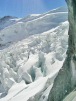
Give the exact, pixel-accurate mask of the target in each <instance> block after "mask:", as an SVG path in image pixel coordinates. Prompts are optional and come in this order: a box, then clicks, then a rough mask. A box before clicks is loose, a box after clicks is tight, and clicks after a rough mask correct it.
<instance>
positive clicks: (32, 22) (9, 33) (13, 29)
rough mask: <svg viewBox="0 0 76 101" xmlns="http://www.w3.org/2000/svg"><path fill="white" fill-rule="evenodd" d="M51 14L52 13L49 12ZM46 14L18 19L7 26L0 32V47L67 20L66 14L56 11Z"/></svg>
mask: <svg viewBox="0 0 76 101" xmlns="http://www.w3.org/2000/svg"><path fill="white" fill-rule="evenodd" d="M51 12H52V11H51ZM51 12H48V13H45V14H42V15H35V16H28V17H26V18H23V19H20V20H18V21H17V23H15V24H13V25H11V26H8V27H6V28H4V29H3V30H1V31H0V46H1V48H5V47H6V45H7V46H9V45H10V44H11V43H13V42H18V41H20V40H22V39H25V38H27V37H28V36H30V35H34V34H39V33H43V32H45V31H48V30H50V29H52V28H55V27H57V26H59V25H60V24H61V23H62V22H64V21H66V20H67V12H64V11H63V10H62V11H60V10H58V9H57V12H56V10H55V11H53V12H52V13H51Z"/></svg>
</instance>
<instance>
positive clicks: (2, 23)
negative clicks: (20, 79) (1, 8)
mask: <svg viewBox="0 0 76 101" xmlns="http://www.w3.org/2000/svg"><path fill="white" fill-rule="evenodd" d="M17 19H18V18H17V17H12V16H4V17H2V18H0V30H2V29H4V28H5V27H8V26H10V25H12V24H14V23H16V22H17Z"/></svg>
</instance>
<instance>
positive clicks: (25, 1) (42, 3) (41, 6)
mask: <svg viewBox="0 0 76 101" xmlns="http://www.w3.org/2000/svg"><path fill="white" fill-rule="evenodd" d="M65 5H66V3H65V0H0V17H2V16H7V15H10V16H16V17H24V16H27V15H29V14H41V13H44V12H47V11H49V10H52V9H55V8H58V7H60V6H65Z"/></svg>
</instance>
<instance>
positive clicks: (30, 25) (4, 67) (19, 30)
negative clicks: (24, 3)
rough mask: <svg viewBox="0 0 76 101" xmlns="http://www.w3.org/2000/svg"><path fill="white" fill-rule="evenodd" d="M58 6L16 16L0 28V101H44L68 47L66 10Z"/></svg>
mask: <svg viewBox="0 0 76 101" xmlns="http://www.w3.org/2000/svg"><path fill="white" fill-rule="evenodd" d="M61 9H62V10H60V8H58V9H55V10H53V11H50V12H47V13H44V14H40V15H35V14H34V15H30V16H27V17H25V18H22V19H21V18H20V19H17V18H15V23H14V24H11V25H9V26H7V27H4V28H3V29H1V31H0V49H1V50H0V61H1V63H0V101H47V98H48V94H49V92H50V90H51V88H52V86H53V82H54V79H55V77H56V76H57V73H58V71H59V70H60V68H61V67H62V64H63V62H64V59H65V57H66V50H67V47H68V21H67V11H66V10H64V9H63V8H61ZM11 21H13V20H12V19H11Z"/></svg>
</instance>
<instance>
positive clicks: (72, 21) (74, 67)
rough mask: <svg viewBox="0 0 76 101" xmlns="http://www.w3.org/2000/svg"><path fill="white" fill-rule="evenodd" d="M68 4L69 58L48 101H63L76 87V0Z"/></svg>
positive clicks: (67, 0)
mask: <svg viewBox="0 0 76 101" xmlns="http://www.w3.org/2000/svg"><path fill="white" fill-rule="evenodd" d="M66 2H67V6H68V21H69V31H68V34H69V39H68V50H67V58H66V59H65V62H64V64H63V67H62V69H61V70H60V71H59V73H58V76H57V77H56V79H55V81H54V85H53V88H52V90H51V91H50V94H49V96H48V101H62V100H63V98H65V96H66V95H67V94H69V93H70V92H71V91H72V90H73V89H74V88H75V87H76V10H75V9H76V0H66Z"/></svg>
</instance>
